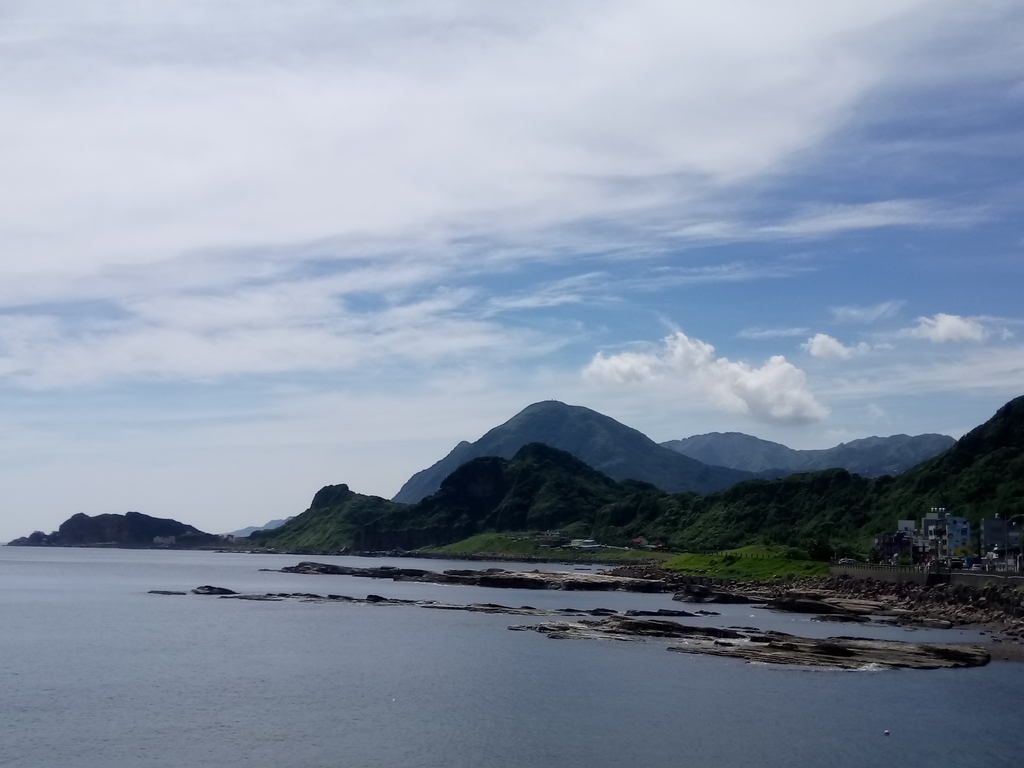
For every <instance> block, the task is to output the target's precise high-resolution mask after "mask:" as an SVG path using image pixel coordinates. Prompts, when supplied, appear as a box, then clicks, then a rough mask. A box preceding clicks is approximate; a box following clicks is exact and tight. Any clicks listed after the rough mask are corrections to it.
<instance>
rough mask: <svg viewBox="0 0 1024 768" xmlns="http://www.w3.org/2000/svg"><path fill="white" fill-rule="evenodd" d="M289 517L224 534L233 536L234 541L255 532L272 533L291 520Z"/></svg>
mask: <svg viewBox="0 0 1024 768" xmlns="http://www.w3.org/2000/svg"><path fill="white" fill-rule="evenodd" d="M291 519H292V518H291V517H286V518H284V519H283V520H271V521H270V522H269V523H266V524H265V525H250V526H247V527H245V528H239V529H238V530H237V531H232V532H231V533H226V534H224V535H225V536H234V537H235V538H236V539H244V538H245V537H246V536H248V535H249V534H252V533H255V532H256V531H272V530H274V529H275V528H280V527H281V526H282V525H284V524H285V523H287V522H288V521H289V520H291Z"/></svg>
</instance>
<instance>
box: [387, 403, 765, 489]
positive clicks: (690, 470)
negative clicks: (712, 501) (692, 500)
mask: <svg viewBox="0 0 1024 768" xmlns="http://www.w3.org/2000/svg"><path fill="white" fill-rule="evenodd" d="M529 443H544V444H545V445H549V446H551V447H552V448H558V449H560V450H563V451H567V452H568V453H571V454H572V455H573V456H575V457H576V458H577V459H580V460H581V461H583V462H585V463H586V464H588V465H590V466H591V467H593V468H594V469H597V470H599V471H601V472H603V473H605V474H606V475H608V476H609V477H611V478H612V479H615V480H640V481H642V482H646V483H651V484H652V485H654V486H656V487H658V488H660V489H661V490H663V491H668V492H670V493H674V492H677V491H697V492H699V493H710V492H711V491H716V490H719V489H721V488H728V487H729V486H730V485H735V484H736V483H738V482H740V481H742V480H746V479H749V478H751V477H753V476H754V475H753V474H752V473H748V472H744V471H741V470H736V469H729V468H725V467H711V466H708V465H707V464H704V463H702V462H700V461H698V460H695V459H692V458H690V457H688V456H684V455H683V454H681V453H678V452H676V451H672V450H669V449H668V448H665V447H664V446H660V445H658V444H657V443H655V442H654V441H653V440H651V439H650V438H649V437H647V436H646V435H644V434H643V433H642V432H638V431H637V430H635V429H632V428H630V427H627V426H626V425H625V424H621V423H619V422H617V421H616V420H615V419H612V418H610V417H608V416H604V415H603V414H600V413H598V412H596V411H592V410H590V409H589V408H583V407H581V406H577V405H566V404H565V403H560V402H558V401H557V400H547V401H544V402H541V403H534V404H533V405H531V406H528V407H527V408H525V409H523V410H522V411H520V412H519V413H518V414H516V415H515V416H513V417H512V418H511V419H509V420H508V421H506V422H505V423H504V424H502V425H500V426H498V427H495V428H494V429H492V430H491V431H490V432H488V433H487V434H485V435H484V436H483V437H481V438H480V439H479V440H477V441H476V442H475V443H467V442H465V441H463V442H461V443H459V444H458V445H457V446H455V448H454V449H453V450H452V452H451V453H449V454H448V455H447V456H445V457H444V458H443V459H441V460H440V461H439V462H437V463H436V464H434V465H433V466H432V467H430V468H428V469H424V470H423V471H421V472H417V473H416V474H415V475H413V476H412V477H411V478H409V480H408V481H407V482H406V483H405V485H403V486H402V488H401V490H399V492H398V493H397V494H396V495H395V497H394V499H392V500H393V501H396V502H399V503H402V504H414V503H416V502H418V501H420V500H421V499H424V498H426V497H427V496H429V495H430V494H432V493H434V492H435V491H437V489H438V488H440V487H441V482H442V481H443V480H444V479H445V478H446V477H448V475H450V474H451V473H452V472H454V471H455V470H456V469H458V468H459V467H460V466H461V465H462V464H465V463H466V462H467V461H470V460H472V459H476V458H480V457H482V456H499V457H501V458H503V459H510V458H512V457H513V456H515V454H516V452H517V451H518V450H519V449H520V448H522V447H523V446H524V445H528V444H529Z"/></svg>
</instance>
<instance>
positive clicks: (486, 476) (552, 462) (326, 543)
mask: <svg viewBox="0 0 1024 768" xmlns="http://www.w3.org/2000/svg"><path fill="white" fill-rule="evenodd" d="M636 494H640V495H651V494H653V495H655V496H658V497H660V496H664V495H665V494H664V493H662V492H661V491H659V490H658V489H656V488H654V486H651V485H648V484H645V483H640V482H637V481H626V482H622V483H620V482H617V481H615V480H613V479H612V478H610V477H608V476H607V475H605V474H603V473H601V472H598V471H597V470H595V469H593V468H592V467H589V466H587V465H586V464H584V463H583V462H582V461H580V460H579V459H577V458H576V457H574V456H573V455H572V454H570V453H568V452H566V451H560V450H558V449H557V448H551V447H550V446H547V445H545V444H543V443H530V444H528V445H525V446H523V447H522V448H521V449H520V450H519V451H518V452H517V453H516V454H515V456H513V457H512V458H511V459H503V458H501V457H499V456H484V457H480V458H477V459H471V460H470V461H468V462H466V463H465V464H463V465H462V466H460V467H459V468H458V469H456V470H455V472H453V473H452V474H451V475H449V476H448V477H446V478H445V480H444V481H443V482H442V483H441V487H440V488H439V489H438V490H437V492H436V493H434V494H432V495H431V496H429V497H427V498H425V499H423V500H422V501H420V502H418V503H416V504H410V505H406V504H398V503H395V502H393V501H387V500H385V499H381V498H378V497H376V496H363V495H361V494H358V493H353V492H352V491H351V490H350V489H349V487H348V486H347V485H329V486H327V487H325V488H322V489H321V490H320V491H319V492H317V494H316V495H315V496H314V497H313V502H312V503H311V504H310V507H309V509H308V510H307V511H306V512H304V513H302V514H301V515H299V516H298V517H296V518H294V519H293V520H291V521H289V522H288V523H286V524H285V525H284V526H282V527H281V528H279V529H278V530H276V531H263V532H257V533H254V534H253V535H252V537H251V539H252V540H253V541H254V542H260V543H262V544H263V545H264V546H268V547H274V548H277V549H290V550H307V551H325V550H326V551H331V550H341V549H355V550H362V551H366V550H381V549H396V548H401V549H414V548H418V547H424V546H430V545H438V544H450V543H452V542H455V541H459V540H461V539H464V538H467V537H469V536H472V535H474V534H477V533H481V532H484V531H522V530H550V529H569V530H570V532H576V533H579V534H580V535H581V536H587V535H589V533H590V530H591V528H592V527H593V523H594V521H595V520H596V515H597V514H598V512H599V511H600V510H601V509H602V508H604V507H606V506H608V505H609V504H612V503H615V502H620V501H623V500H626V499H628V498H630V497H632V496H634V495H636Z"/></svg>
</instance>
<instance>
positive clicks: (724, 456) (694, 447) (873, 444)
mask: <svg viewBox="0 0 1024 768" xmlns="http://www.w3.org/2000/svg"><path fill="white" fill-rule="evenodd" d="M954 443H956V441H955V440H954V439H953V438H952V437H950V436H949V435H937V434H925V435H914V436H911V435H892V436H890V437H865V438H863V439H860V440H851V441H850V442H848V443H840V444H839V445H837V446H835V447H834V448H826V449H822V450H809V451H808V450H796V449H793V448H788V447H787V446H785V445H782V444H780V443H773V442H771V441H769V440H762V439H760V438H757V437H753V436H751V435H745V434H743V433H742V432H724V433H723V432H711V433H709V434H706V435H694V436H693V437H687V438H685V439H683V440H669V441H667V442H664V443H661V445H663V446H664V447H666V448H669V449H671V450H673V451H678V452H679V453H681V454H683V455H684V456H689V457H690V458H692V459H697V460H698V461H702V462H704V463H705V464H711V465H714V466H720V467H729V468H731V469H740V470H744V471H747V472H771V471H772V470H782V471H785V472H788V473H793V472H816V471H819V470H823V469H845V470H847V471H848V472H852V473H854V474H857V475H861V476H863V477H880V476H882V475H899V474H901V473H903V472H906V471H907V470H908V469H911V468H912V467H916V466H917V465H918V464H920V463H921V462H922V461H926V460H927V459H930V458H932V457H933V456H937V455H938V454H940V453H942V452H943V451H945V450H948V449H949V448H951V447H952V446H953V445H954Z"/></svg>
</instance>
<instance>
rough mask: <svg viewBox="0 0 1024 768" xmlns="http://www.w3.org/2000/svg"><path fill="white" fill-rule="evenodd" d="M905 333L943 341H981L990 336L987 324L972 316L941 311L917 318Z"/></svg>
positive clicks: (915, 336)
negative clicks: (915, 322) (932, 315)
mask: <svg viewBox="0 0 1024 768" xmlns="http://www.w3.org/2000/svg"><path fill="white" fill-rule="evenodd" d="M903 335H905V336H910V337H912V338H915V339H928V340H929V341H934V342H936V343H941V342H945V341H981V340H982V339H984V338H985V337H986V336H988V331H987V330H985V326H983V325H982V324H981V323H979V322H978V321H977V320H974V319H972V318H969V317H961V316H960V315H947V314H944V313H942V312H940V313H939V314H937V315H935V316H934V317H919V318H917V325H916V326H914V327H913V328H906V329H904V331H903Z"/></svg>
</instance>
